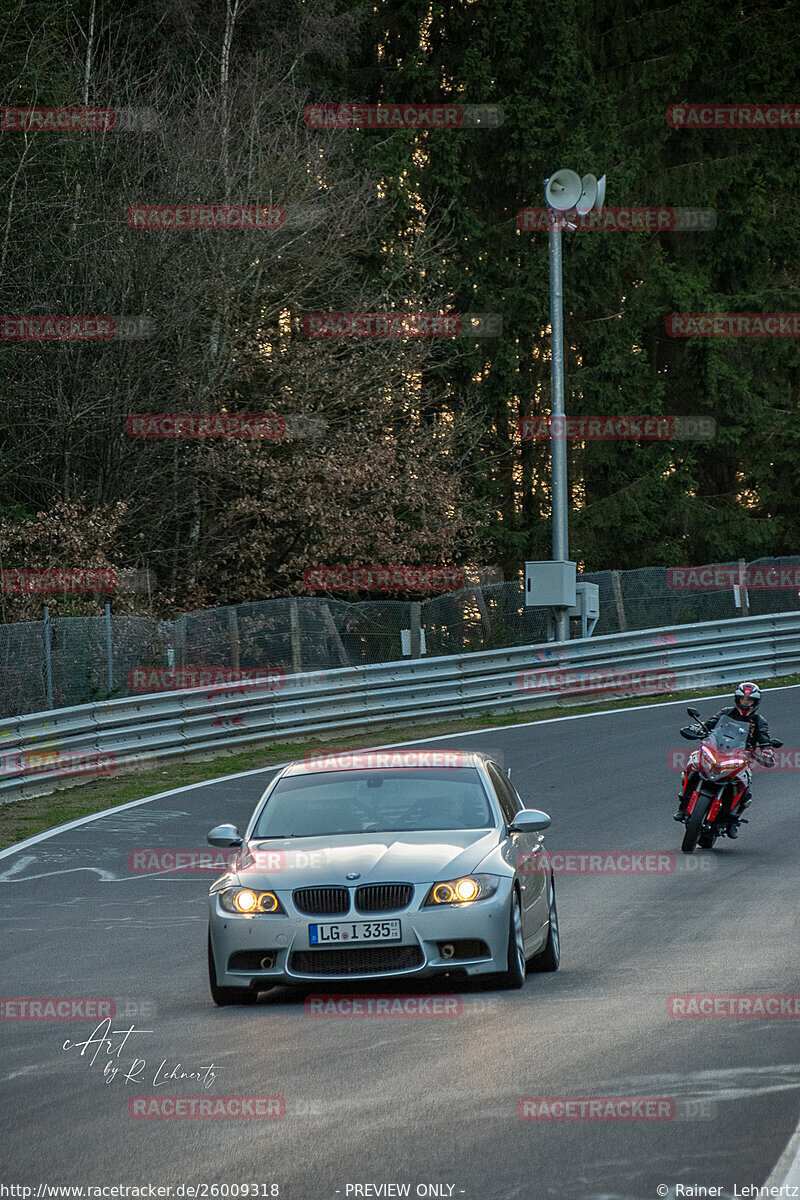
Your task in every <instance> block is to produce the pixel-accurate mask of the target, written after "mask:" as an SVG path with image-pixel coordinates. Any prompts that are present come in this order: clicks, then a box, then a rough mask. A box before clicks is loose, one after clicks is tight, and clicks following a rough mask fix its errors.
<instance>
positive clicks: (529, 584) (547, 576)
mask: <svg viewBox="0 0 800 1200" xmlns="http://www.w3.org/2000/svg"><path fill="white" fill-rule="evenodd" d="M576 572H577V567H576V564H575V563H574V562H560V561H558V560H556V561H550V560H549V559H548V560H546V561H544V562H526V563H525V604H526V606H528V607H530V606H535V607H536V608H572V607H573V606H574V604H575V597H576V587H575V581H576Z"/></svg>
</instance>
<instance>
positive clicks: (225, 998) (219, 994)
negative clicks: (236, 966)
mask: <svg viewBox="0 0 800 1200" xmlns="http://www.w3.org/2000/svg"><path fill="white" fill-rule="evenodd" d="M208 985H209V987H210V988H211V999H212V1000H213V1001H214V1003H215V1004H216V1005H218V1006H219V1007H220V1008H224V1007H225V1006H226V1005H228V1004H255V1002H256V1000H258V992H255V991H253V989H252V988H232V987H220V986H219V984H218V983H217V968H216V966H215V965H214V952H213V950H212V949H211V930H209V932H208Z"/></svg>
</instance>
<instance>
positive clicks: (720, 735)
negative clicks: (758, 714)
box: [708, 717, 750, 750]
mask: <svg viewBox="0 0 800 1200" xmlns="http://www.w3.org/2000/svg"><path fill="white" fill-rule="evenodd" d="M749 732H750V728H749V726H748V725H743V724H742V722H741V721H734V720H733V718H732V717H720V719H719V720H718V721H717V723H716V725H715V726H714V728H713V729H712V730H711V736H710V737H709V738H708V741H709V742H712V743H713V745H715V746H716V747H717V749H718V750H744V748H745V746H746V745H747V735H748V733H749Z"/></svg>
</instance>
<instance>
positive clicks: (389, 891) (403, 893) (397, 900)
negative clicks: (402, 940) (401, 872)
mask: <svg viewBox="0 0 800 1200" xmlns="http://www.w3.org/2000/svg"><path fill="white" fill-rule="evenodd" d="M413 895H414V888H413V887H412V885H411V884H410V883H368V884H364V885H363V886H362V887H360V888H357V889H356V908H357V909H358V911H359V912H365V913H366V912H369V913H374V912H399V910H400V909H401V908H407V907H408V905H409V904H410V903H411V897H412V896H413Z"/></svg>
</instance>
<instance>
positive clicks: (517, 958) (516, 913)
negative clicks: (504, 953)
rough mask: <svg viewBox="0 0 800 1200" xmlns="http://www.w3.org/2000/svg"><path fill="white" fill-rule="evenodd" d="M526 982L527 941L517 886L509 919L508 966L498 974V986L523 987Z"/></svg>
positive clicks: (513, 894)
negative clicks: (524, 934) (524, 936)
mask: <svg viewBox="0 0 800 1200" xmlns="http://www.w3.org/2000/svg"><path fill="white" fill-rule="evenodd" d="M524 983H525V941H524V938H523V925H522V905H521V904H520V899H519V893H518V892H517V890H516V888H515V889H514V891H513V892H512V895H511V911H510V914H509V919H508V966H507V968H506V970H505V971H503V972H501V974H499V975H498V976H497V982H496V985H495V986H496V987H498V988H508V989H514V988H521V987H522V986H523V984H524Z"/></svg>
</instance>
